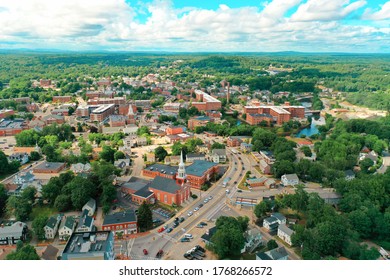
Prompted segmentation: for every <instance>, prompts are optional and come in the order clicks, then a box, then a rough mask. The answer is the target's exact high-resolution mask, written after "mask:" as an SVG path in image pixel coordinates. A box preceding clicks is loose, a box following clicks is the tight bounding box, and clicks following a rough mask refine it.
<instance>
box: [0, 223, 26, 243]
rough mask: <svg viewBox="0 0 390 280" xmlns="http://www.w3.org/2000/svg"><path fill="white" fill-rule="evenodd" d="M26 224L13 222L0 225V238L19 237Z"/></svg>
mask: <svg viewBox="0 0 390 280" xmlns="http://www.w3.org/2000/svg"><path fill="white" fill-rule="evenodd" d="M26 226H27V225H26V224H25V223H22V222H16V223H13V224H12V225H11V226H5V227H0V239H1V238H8V237H18V238H19V237H20V236H21V235H22V232H23V229H24V227H26Z"/></svg>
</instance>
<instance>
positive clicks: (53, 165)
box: [34, 161, 65, 170]
mask: <svg viewBox="0 0 390 280" xmlns="http://www.w3.org/2000/svg"><path fill="white" fill-rule="evenodd" d="M64 165H65V163H63V162H46V161H45V162H42V163H41V164H38V166H36V167H35V168H34V170H36V169H45V170H56V169H58V168H61V167H62V166H64Z"/></svg>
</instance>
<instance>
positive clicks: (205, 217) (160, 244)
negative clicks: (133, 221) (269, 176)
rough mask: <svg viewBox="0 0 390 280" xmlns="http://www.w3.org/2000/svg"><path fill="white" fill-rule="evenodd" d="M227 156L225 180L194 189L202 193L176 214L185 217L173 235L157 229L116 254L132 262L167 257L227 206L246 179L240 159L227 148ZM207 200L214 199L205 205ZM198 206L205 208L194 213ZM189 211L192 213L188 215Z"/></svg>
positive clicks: (125, 243)
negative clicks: (206, 188) (200, 224)
mask: <svg viewBox="0 0 390 280" xmlns="http://www.w3.org/2000/svg"><path fill="white" fill-rule="evenodd" d="M227 156H228V158H229V167H228V169H227V171H226V172H225V174H224V175H223V176H222V178H221V179H220V180H219V181H217V182H216V183H215V184H214V185H213V186H212V187H211V188H210V189H209V190H208V191H205V192H201V191H199V190H193V193H196V194H197V195H198V194H199V195H198V199H196V200H194V201H193V202H191V203H190V204H189V205H188V206H187V207H186V208H185V209H182V210H180V211H179V212H178V213H177V214H176V217H184V218H185V220H184V221H183V222H182V223H180V225H179V226H178V227H177V228H174V229H173V231H172V232H170V233H167V232H166V231H164V232H162V233H158V229H154V230H152V231H150V233H149V234H148V235H145V236H140V237H137V238H135V239H132V240H121V241H118V242H116V253H117V254H118V253H121V254H123V255H126V256H128V257H129V258H131V259H154V257H155V255H156V254H157V252H158V251H159V250H160V249H162V250H163V251H164V255H166V254H167V253H169V251H170V249H171V248H172V246H173V245H174V244H176V243H177V242H180V239H181V238H182V237H183V236H184V234H185V233H187V232H188V231H190V230H191V229H192V228H194V227H195V226H196V225H197V224H198V223H199V222H201V221H209V220H211V219H212V218H213V216H214V215H215V214H216V213H218V212H219V211H220V210H221V209H222V208H223V207H224V206H225V205H226V201H227V200H228V199H231V198H232V197H233V196H234V195H235V193H236V192H237V188H236V186H237V185H238V183H239V182H240V181H241V180H242V178H243V177H244V176H245V170H244V168H245V167H244V164H243V163H242V162H241V160H240V159H239V155H237V154H233V153H232V152H231V149H230V148H227ZM226 178H228V180H229V181H228V183H227V186H226V187H223V186H222V182H223V181H224V180H225V179H226ZM206 198H211V199H209V201H208V202H205V199H206ZM199 204H203V207H200V208H199V210H198V211H194V208H196V207H198V205H199ZM189 212H192V213H193V214H192V215H191V216H188V213H189ZM173 221H174V218H172V219H171V220H169V221H168V222H166V225H167V226H168V227H173ZM143 249H146V250H147V251H148V255H144V254H143Z"/></svg>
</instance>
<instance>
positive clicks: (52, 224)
mask: <svg viewBox="0 0 390 280" xmlns="http://www.w3.org/2000/svg"><path fill="white" fill-rule="evenodd" d="M61 218H62V217H61V216H60V215H57V216H51V217H50V218H49V219H48V220H47V223H46V225H45V227H44V230H45V238H46V239H54V237H55V236H56V234H57V231H58V227H59V225H60V223H61Z"/></svg>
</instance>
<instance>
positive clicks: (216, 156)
mask: <svg viewBox="0 0 390 280" xmlns="http://www.w3.org/2000/svg"><path fill="white" fill-rule="evenodd" d="M211 160H212V161H213V162H215V163H223V162H226V149H214V150H212V152H211Z"/></svg>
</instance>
